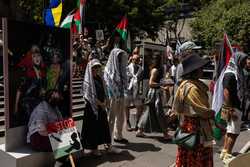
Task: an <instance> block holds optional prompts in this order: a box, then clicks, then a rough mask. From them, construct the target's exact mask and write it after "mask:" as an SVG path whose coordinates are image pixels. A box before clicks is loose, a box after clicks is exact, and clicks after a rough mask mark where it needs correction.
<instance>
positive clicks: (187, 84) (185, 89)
mask: <svg viewBox="0 0 250 167" xmlns="http://www.w3.org/2000/svg"><path fill="white" fill-rule="evenodd" d="M184 82H185V83H184V85H183V89H184V91H183V99H182V105H183V106H184V103H185V98H186V97H187V96H188V93H189V92H190V90H191V88H192V86H191V85H190V84H189V82H188V81H184ZM178 121H179V128H180V115H178Z"/></svg>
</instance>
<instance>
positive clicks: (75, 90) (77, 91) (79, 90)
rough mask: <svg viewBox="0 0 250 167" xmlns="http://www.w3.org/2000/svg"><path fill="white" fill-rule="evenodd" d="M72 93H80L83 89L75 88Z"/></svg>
mask: <svg viewBox="0 0 250 167" xmlns="http://www.w3.org/2000/svg"><path fill="white" fill-rule="evenodd" d="M72 93H73V94H80V93H81V89H73V90H72Z"/></svg>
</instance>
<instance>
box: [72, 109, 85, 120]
mask: <svg viewBox="0 0 250 167" xmlns="http://www.w3.org/2000/svg"><path fill="white" fill-rule="evenodd" d="M73 119H74V120H75V121H79V120H81V119H83V111H79V112H75V113H73Z"/></svg>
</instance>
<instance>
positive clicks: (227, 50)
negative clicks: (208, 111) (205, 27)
mask: <svg viewBox="0 0 250 167" xmlns="http://www.w3.org/2000/svg"><path fill="white" fill-rule="evenodd" d="M232 55H233V50H232V46H231V44H230V41H229V40H228V37H227V34H224V40H223V45H222V48H221V53H220V56H219V60H218V62H217V63H216V66H217V69H216V76H215V87H214V92H213V101H212V109H213V110H214V111H215V122H216V124H217V125H221V124H223V123H224V121H223V120H221V112H220V110H221V107H222V104H223V96H224V95H223V85H222V82H223V78H224V72H225V70H226V67H227V65H228V64H229V60H230V58H231V56H232ZM214 137H215V138H216V139H217V140H220V139H221V137H222V135H221V130H220V128H215V129H214Z"/></svg>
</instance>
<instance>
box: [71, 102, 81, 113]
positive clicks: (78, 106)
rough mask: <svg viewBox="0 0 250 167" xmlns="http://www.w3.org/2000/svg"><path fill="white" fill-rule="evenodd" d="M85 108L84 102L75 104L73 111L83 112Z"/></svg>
mask: <svg viewBox="0 0 250 167" xmlns="http://www.w3.org/2000/svg"><path fill="white" fill-rule="evenodd" d="M83 109H84V105H83V104H78V105H73V113H77V112H83Z"/></svg>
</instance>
